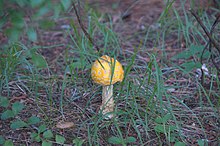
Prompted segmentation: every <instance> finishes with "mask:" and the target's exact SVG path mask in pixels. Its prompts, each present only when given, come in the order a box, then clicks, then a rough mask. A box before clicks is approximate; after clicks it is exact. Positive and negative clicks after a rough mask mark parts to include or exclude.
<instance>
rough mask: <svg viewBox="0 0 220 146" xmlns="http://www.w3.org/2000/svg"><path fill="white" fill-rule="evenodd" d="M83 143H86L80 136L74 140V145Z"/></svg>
mask: <svg viewBox="0 0 220 146" xmlns="http://www.w3.org/2000/svg"><path fill="white" fill-rule="evenodd" d="M83 143H84V141H83V140H82V139H80V138H75V139H74V140H73V144H74V146H82V144H83Z"/></svg>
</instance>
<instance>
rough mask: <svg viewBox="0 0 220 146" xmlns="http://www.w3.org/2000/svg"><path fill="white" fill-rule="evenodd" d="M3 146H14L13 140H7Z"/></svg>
mask: <svg viewBox="0 0 220 146" xmlns="http://www.w3.org/2000/svg"><path fill="white" fill-rule="evenodd" d="M3 146H14V144H13V141H12V140H6V141H5V143H4V145H3Z"/></svg>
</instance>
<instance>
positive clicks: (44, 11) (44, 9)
mask: <svg viewBox="0 0 220 146" xmlns="http://www.w3.org/2000/svg"><path fill="white" fill-rule="evenodd" d="M49 11H50V9H49V7H48V6H44V7H40V9H38V11H37V12H36V13H35V15H34V17H35V18H38V17H42V16H44V15H45V14H47V13H48V12H49Z"/></svg>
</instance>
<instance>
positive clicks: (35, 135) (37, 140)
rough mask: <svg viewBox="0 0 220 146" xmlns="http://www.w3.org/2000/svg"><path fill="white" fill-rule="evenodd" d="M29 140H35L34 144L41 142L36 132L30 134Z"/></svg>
mask: <svg viewBox="0 0 220 146" xmlns="http://www.w3.org/2000/svg"><path fill="white" fill-rule="evenodd" d="M31 139H32V140H35V141H36V142H40V141H41V137H40V135H39V134H37V133H36V132H33V133H31Z"/></svg>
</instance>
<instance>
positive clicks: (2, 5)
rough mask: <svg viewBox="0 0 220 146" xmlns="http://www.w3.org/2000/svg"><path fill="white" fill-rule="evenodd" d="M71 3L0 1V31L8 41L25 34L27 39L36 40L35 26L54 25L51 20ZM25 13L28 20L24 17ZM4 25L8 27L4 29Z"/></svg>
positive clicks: (46, 26) (62, 0)
mask: <svg viewBox="0 0 220 146" xmlns="http://www.w3.org/2000/svg"><path fill="white" fill-rule="evenodd" d="M71 3H72V1H71V0H59V1H57V2H52V1H51V0H39V1H35V0H10V1H0V17H1V20H0V31H1V30H3V33H4V34H5V35H6V36H7V37H8V39H9V41H10V42H15V41H18V40H19V38H20V37H21V36H23V35H27V37H28V40H29V41H31V42H36V41H37V39H38V36H37V31H36V28H37V27H40V28H48V27H51V26H54V25H55V21H53V20H54V19H56V18H58V17H59V16H60V13H61V12H64V11H67V10H68V8H69V6H70V5H71ZM27 12H28V13H27ZM49 13H50V14H49ZM27 14H28V18H30V19H29V20H27V19H26V17H27ZM51 14H52V15H51ZM45 16H47V17H45ZM8 23H10V24H11V25H10V26H9V25H8ZM6 26H8V27H7V28H6V29H5V27H6Z"/></svg>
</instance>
